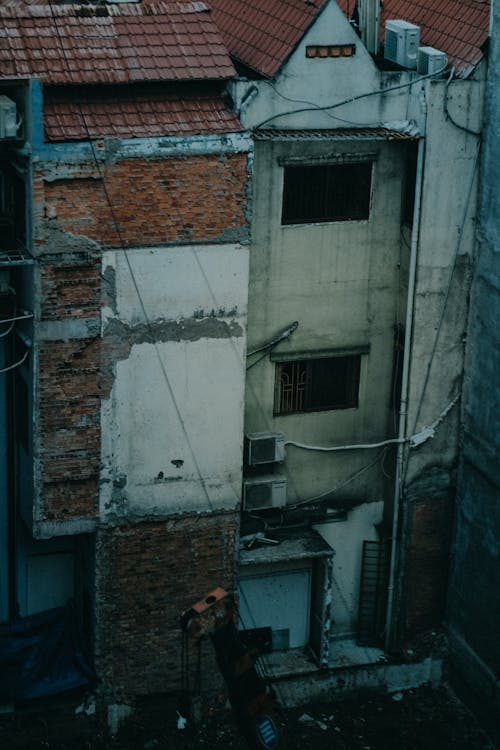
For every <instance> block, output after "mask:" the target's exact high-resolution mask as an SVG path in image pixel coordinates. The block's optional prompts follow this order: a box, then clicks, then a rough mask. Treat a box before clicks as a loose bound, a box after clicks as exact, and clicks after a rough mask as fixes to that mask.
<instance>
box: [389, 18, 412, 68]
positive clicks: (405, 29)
mask: <svg viewBox="0 0 500 750" xmlns="http://www.w3.org/2000/svg"><path fill="white" fill-rule="evenodd" d="M419 43H420V26H415V24H414V23H409V22H408V21H401V20H399V19H396V20H392V21H386V23H385V48H384V57H385V59H386V60H390V61H391V62H395V63H397V64H398V65H401V66H402V67H403V68H416V67H417V52H418V45H419Z"/></svg>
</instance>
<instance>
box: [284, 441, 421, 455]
mask: <svg viewBox="0 0 500 750" xmlns="http://www.w3.org/2000/svg"><path fill="white" fill-rule="evenodd" d="M406 442H407V440H406V439H405V438H403V439H401V438H391V439H390V440H381V441H380V443H357V444H354V445H331V446H328V445H308V444H307V443H296V442H295V440H287V441H286V442H285V445H294V446H295V447H296V448H304V449H305V450H308V451H324V452H325V453H331V452H332V451H355V450H371V449H372V448H383V446H384V445H393V444H394V443H406Z"/></svg>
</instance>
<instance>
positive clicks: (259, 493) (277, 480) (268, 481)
mask: <svg viewBox="0 0 500 750" xmlns="http://www.w3.org/2000/svg"><path fill="white" fill-rule="evenodd" d="M285 504H286V479H285V477H282V476H278V475H272V476H267V477H253V478H252V479H245V481H244V483H243V510H250V511H251V510H263V509H265V508H281V507H282V506H283V505H285Z"/></svg>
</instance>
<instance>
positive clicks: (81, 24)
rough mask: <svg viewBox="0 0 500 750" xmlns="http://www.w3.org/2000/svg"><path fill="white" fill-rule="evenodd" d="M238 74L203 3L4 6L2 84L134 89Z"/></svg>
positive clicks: (0, 55) (0, 46)
mask: <svg viewBox="0 0 500 750" xmlns="http://www.w3.org/2000/svg"><path fill="white" fill-rule="evenodd" d="M234 72H235V71H234V68H233V65H232V63H231V60H230V58H229V55H228V53H227V50H226V48H225V46H224V43H223V41H222V38H221V35H220V32H219V31H218V29H217V27H216V26H215V24H214V22H213V19H212V18H211V14H210V13H209V12H208V9H207V7H206V6H205V5H204V3H202V2H171V3H161V2H159V3H151V4H147V5H135V4H134V5H125V4H120V5H100V6H92V5H52V6H51V5H45V4H32V5H28V4H26V3H17V4H16V5H15V6H12V5H9V6H5V5H3V6H0V77H25V76H35V77H37V78H40V79H41V80H42V81H44V82H45V83H53V84H66V83H130V82H135V81H183V80H207V79H226V78H229V77H231V76H232V75H234Z"/></svg>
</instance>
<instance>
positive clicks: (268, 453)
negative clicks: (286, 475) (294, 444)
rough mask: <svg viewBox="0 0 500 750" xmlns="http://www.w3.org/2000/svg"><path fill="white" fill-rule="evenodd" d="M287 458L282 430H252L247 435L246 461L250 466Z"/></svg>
mask: <svg viewBox="0 0 500 750" xmlns="http://www.w3.org/2000/svg"><path fill="white" fill-rule="evenodd" d="M284 460H285V436H284V435H283V433H282V432H252V433H250V434H248V435H246V437H245V461H246V463H247V464H248V465H249V466H258V465H259V464H271V463H274V462H275V461H284Z"/></svg>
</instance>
